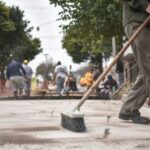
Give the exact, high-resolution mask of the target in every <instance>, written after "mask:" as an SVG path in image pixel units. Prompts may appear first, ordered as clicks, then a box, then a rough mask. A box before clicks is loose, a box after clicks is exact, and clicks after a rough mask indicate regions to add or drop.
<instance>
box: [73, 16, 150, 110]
mask: <svg viewBox="0 0 150 150" xmlns="http://www.w3.org/2000/svg"><path fill="white" fill-rule="evenodd" d="M149 22H150V16H148V17H147V18H146V20H145V21H144V22H143V23H142V24H141V25H140V26H139V28H138V29H137V30H136V32H135V33H134V34H133V35H132V36H131V38H130V39H129V41H128V42H127V43H126V45H125V46H124V47H123V48H122V49H121V50H120V51H119V52H118V54H117V55H116V56H115V58H114V59H113V61H112V63H111V64H110V65H109V66H108V67H107V68H106V69H105V70H104V71H103V73H102V74H101V75H100V76H99V77H98V79H97V80H96V81H95V82H94V83H93V85H92V86H91V87H90V88H89V90H88V91H87V92H86V93H85V94H84V95H83V97H82V98H81V100H80V102H79V103H78V104H77V105H76V106H75V108H74V109H73V112H74V111H75V110H79V109H80V107H81V106H82V105H83V103H84V102H85V101H86V99H87V98H88V96H89V95H90V94H91V93H92V92H93V91H94V89H95V88H96V87H97V86H98V84H99V83H100V82H101V81H102V80H103V78H104V77H105V76H106V75H107V74H108V72H109V71H110V70H111V69H112V67H113V66H114V65H115V64H116V63H117V61H118V60H119V58H120V57H121V56H122V55H123V53H124V52H125V51H126V50H127V48H128V47H129V46H130V45H131V44H132V43H133V41H134V40H135V38H136V37H137V36H138V35H139V34H140V32H141V31H142V30H143V28H144V27H145V26H146V25H147V24H148V23H149Z"/></svg>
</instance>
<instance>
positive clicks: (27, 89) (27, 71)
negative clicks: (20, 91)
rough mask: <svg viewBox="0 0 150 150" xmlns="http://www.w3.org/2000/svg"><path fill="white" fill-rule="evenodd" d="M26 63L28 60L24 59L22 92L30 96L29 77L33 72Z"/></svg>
mask: <svg viewBox="0 0 150 150" xmlns="http://www.w3.org/2000/svg"><path fill="white" fill-rule="evenodd" d="M28 63H29V62H28V60H27V59H25V60H24V61H23V65H22V66H23V68H24V70H25V72H26V80H25V81H24V92H25V95H26V96H30V93H31V78H32V74H33V71H32V68H31V67H30V66H28Z"/></svg>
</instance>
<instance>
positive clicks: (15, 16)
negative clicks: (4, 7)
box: [0, 6, 42, 70]
mask: <svg viewBox="0 0 150 150" xmlns="http://www.w3.org/2000/svg"><path fill="white" fill-rule="evenodd" d="M5 14H6V13H5ZM1 19H2V20H5V21H3V22H0V35H1V36H0V59H1V62H0V67H1V68H4V67H5V66H6V65H7V63H8V62H9V60H10V57H12V56H13V58H15V59H16V60H18V61H20V62H22V61H23V60H24V59H28V60H32V59H33V58H34V57H35V55H37V54H38V53H40V52H41V51H42V49H41V42H40V40H39V39H38V38H32V36H31V34H30V32H31V31H32V29H33V28H32V27H29V21H28V20H24V12H23V11H21V10H20V9H19V7H14V6H13V7H10V8H9V15H7V16H0V21H1ZM1 25H3V26H5V28H2V27H3V26H1ZM6 29H7V30H6ZM1 70H3V69H1Z"/></svg>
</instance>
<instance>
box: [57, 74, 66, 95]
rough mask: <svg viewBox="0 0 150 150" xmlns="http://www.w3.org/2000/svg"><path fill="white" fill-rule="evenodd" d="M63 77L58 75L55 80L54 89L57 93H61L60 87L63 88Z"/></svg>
mask: <svg viewBox="0 0 150 150" xmlns="http://www.w3.org/2000/svg"><path fill="white" fill-rule="evenodd" d="M64 82H65V78H61V77H58V78H57V80H56V89H57V92H58V94H59V95H61V92H62V89H63V88H64Z"/></svg>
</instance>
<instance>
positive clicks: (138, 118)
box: [119, 114, 150, 124]
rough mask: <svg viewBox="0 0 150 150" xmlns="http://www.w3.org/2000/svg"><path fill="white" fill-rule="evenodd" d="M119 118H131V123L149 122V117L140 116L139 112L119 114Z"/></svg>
mask: <svg viewBox="0 0 150 150" xmlns="http://www.w3.org/2000/svg"><path fill="white" fill-rule="evenodd" d="M119 118H120V119H122V120H131V121H132V122H133V123H136V124H149V123H150V119H149V118H147V117H142V116H141V115H140V114H139V115H136V116H129V115H124V114H119Z"/></svg>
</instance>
